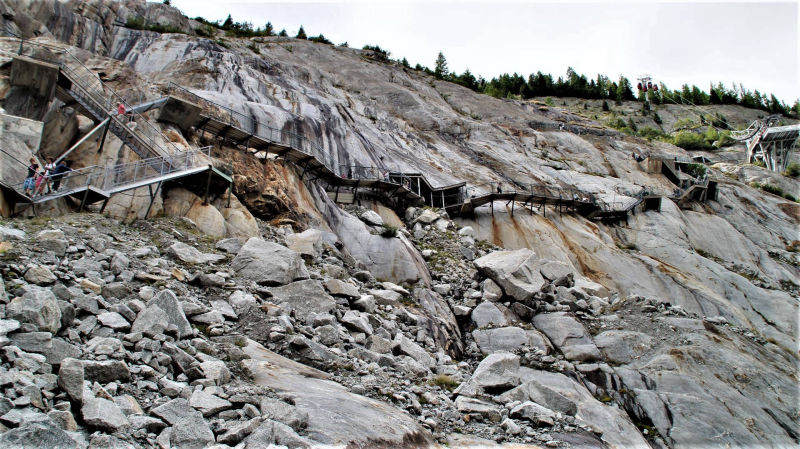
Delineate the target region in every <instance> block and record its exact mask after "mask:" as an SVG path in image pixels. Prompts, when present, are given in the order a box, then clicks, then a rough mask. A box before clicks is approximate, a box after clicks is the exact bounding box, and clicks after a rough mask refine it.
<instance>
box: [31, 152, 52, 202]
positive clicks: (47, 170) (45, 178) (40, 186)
mask: <svg viewBox="0 0 800 449" xmlns="http://www.w3.org/2000/svg"><path fill="white" fill-rule="evenodd" d="M55 169H56V163H55V161H53V158H52V157H48V158H47V163H46V164H45V165H44V173H43V174H42V177H41V178H40V180H39V181H37V182H36V191H37V192H38V193H39V195H44V188H45V186H47V193H50V177H51V176H53V172H54V171H55Z"/></svg>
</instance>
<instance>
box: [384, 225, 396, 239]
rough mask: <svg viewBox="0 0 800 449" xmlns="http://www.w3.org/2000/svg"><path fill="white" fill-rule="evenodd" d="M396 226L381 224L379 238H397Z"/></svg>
mask: <svg viewBox="0 0 800 449" xmlns="http://www.w3.org/2000/svg"><path fill="white" fill-rule="evenodd" d="M397 230H398V228H397V226H392V225H388V224H385V223H384V224H383V229H382V230H381V237H386V238H392V237H397Z"/></svg>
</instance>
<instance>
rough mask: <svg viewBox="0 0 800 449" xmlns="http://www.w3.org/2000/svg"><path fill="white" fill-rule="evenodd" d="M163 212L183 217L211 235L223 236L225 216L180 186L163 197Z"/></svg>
mask: <svg viewBox="0 0 800 449" xmlns="http://www.w3.org/2000/svg"><path fill="white" fill-rule="evenodd" d="M164 213H166V214H167V215H169V216H172V217H185V218H188V219H189V220H191V221H192V223H194V224H195V226H197V229H198V230H200V231H201V232H203V233H204V234H208V235H210V236H212V237H225V218H224V217H223V216H222V214H221V213H220V212H219V210H217V208H216V207H214V206H212V205H211V204H207V203H203V199H202V198H200V197H198V196H197V195H195V194H194V193H192V192H190V191H189V190H186V189H184V188H182V187H178V188H174V189H170V190H169V191H168V192H167V195H166V198H164Z"/></svg>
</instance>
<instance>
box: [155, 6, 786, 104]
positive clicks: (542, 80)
mask: <svg viewBox="0 0 800 449" xmlns="http://www.w3.org/2000/svg"><path fill="white" fill-rule="evenodd" d="M195 20H196V21H198V22H200V23H202V24H204V25H205V26H206V27H213V28H217V29H221V30H224V31H225V34H226V35H228V36H231V37H259V36H265V37H268V36H289V33H287V32H286V30H285V29H283V30H281V31H279V32H276V31H275V29H274V27H273V25H272V23H270V22H267V24H266V25H264V26H263V27H258V28H254V27H253V24H252V23H250V22H236V21H234V20H233V19H232V17H231V16H230V14H229V15H228V17H227V18H226V19H225V20H224V21H219V20H218V21H215V22H210V21H208V20H206V19H204V18H202V17H195ZM220 22H221V23H220ZM156 31H157V30H156ZM195 31H196V32H197V33H198V34H205V33H202V32H201V30H195ZM294 37H295V38H297V39H307V40H310V41H314V42H319V43H323V44H328V45H332V44H333V43H332V42H331V41H329V40H328V39H326V38H325V36H323V35H322V34H321V33H320V34H319V35H318V36H312V37H308V36H307V35H306V31H305V30H304V28H303V26H302V25H301V26H300V29H299V30H298V31H297V34H296V35H295V36H294ZM339 45H340V46H342V47H347V46H348V45H347V42H344V43H342V44H339ZM363 49H364V50H371V51H373V52H374V53H375V55H376V56H377V59H379V60H383V61H389V55H390V54H391V53H390V52H388V51H386V50H384V49H382V48H381V47H379V46H378V45H365V46H364V47H363ZM397 62H399V63H400V64H401V65H402V66H403V67H405V68H408V69H412V67H411V65H410V64H409V63H408V60H407V59H406V58H402V60H397ZM413 69H414V70H417V71H422V72H425V73H427V74H429V75H432V76H434V77H435V78H437V79H440V80H445V81H451V82H454V83H457V84H460V85H462V86H464V87H467V88H469V89H471V90H474V91H476V92H481V93H484V94H487V95H491V96H493V97H498V98H520V99H525V100H527V99H530V98H534V97H577V98H585V99H597V100H613V101H615V102H617V103H621V102H622V101H630V100H636V99H637V94H636V93H635V92H634V87H633V84H631V82H630V80H628V78H626V77H625V76H620V77H619V78H618V79H616V80H612V79H611V78H609V77H608V76H606V75H601V74H598V75H597V77H596V78H593V79H589V78H588V77H586V75H583V74H579V73H577V72H576V71H575V70H574V69H573V68H572V67H569V68H567V73H566V75H565V76H559V77H558V78H555V77H553V75H551V74H549V73H542V72H541V71H538V72H536V73H535V74H533V73H531V74H530V75H528V77H527V78H525V77H524V76H523V75H520V74H517V73H513V74H508V73H503V74H501V75H499V76H496V77H493V78H492V79H491V80H486V79H484V78H483V77H482V76H478V77H476V76H475V75H473V74H472V73H471V72H470V70H469V69H466V70H465V71H464V72H463V73H461V74H460V75H459V74H457V73H456V72H450V71H449V69H448V66H447V59H446V58H445V56H444V54H443V53H442V52H439V54H438V55H437V57H436V62H435V66H434V69H433V70H431V69H429V68H428V67H425V66H423V65H421V64H417V65H416V66H414V67H413ZM638 98H639V99H645V100H648V101H649V102H651V103H653V104H662V103H678V104H686V105H698V106H701V105H739V106H744V107H747V108H752V109H760V110H763V111H766V112H769V113H770V114H783V115H786V116H791V117H794V118H800V100H795V102H794V105H793V106H791V107H789V105H787V104H786V103H784V102H783V101H780V100H778V98H777V97H775V95H773V94H769V95H768V94H766V93H763V94H762V93H761V92H759V91H758V90H755V91H751V90H748V89H745V87H744V86H743V85H742V84H739V85H738V86H736V85H733V86H732V87H731V88H728V87H727V86H725V85H724V84H723V83H722V82H718V83H716V84H714V83H712V84H711V85H709V88H708V90H707V91H706V90H703V89H701V88H699V87H697V86H696V85H692V86H689V85H688V84H684V85H683V86H681V88H680V89H675V90H671V89H669V88H668V87H667V86H665V85H664V84H663V83H661V84H660V85H659V90H658V91H653V90H649V91H648V92H647V93H644V92H638Z"/></svg>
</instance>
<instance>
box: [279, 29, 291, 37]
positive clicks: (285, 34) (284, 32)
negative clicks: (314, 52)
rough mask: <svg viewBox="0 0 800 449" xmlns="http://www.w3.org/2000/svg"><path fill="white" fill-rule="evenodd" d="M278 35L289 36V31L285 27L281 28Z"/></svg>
mask: <svg viewBox="0 0 800 449" xmlns="http://www.w3.org/2000/svg"><path fill="white" fill-rule="evenodd" d="M278 36H280V37H288V36H289V33H287V32H286V29H283V30H281V32H280V33H278Z"/></svg>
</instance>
